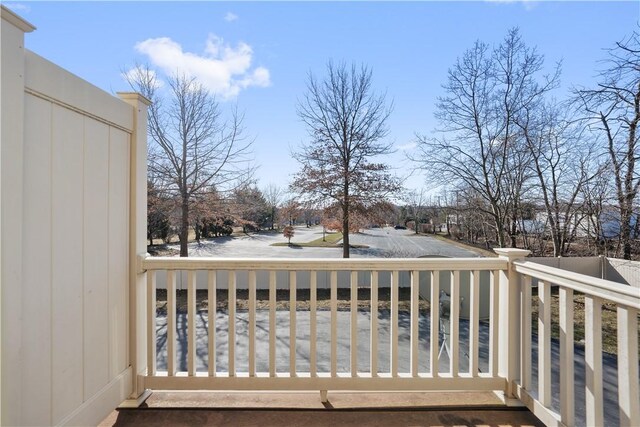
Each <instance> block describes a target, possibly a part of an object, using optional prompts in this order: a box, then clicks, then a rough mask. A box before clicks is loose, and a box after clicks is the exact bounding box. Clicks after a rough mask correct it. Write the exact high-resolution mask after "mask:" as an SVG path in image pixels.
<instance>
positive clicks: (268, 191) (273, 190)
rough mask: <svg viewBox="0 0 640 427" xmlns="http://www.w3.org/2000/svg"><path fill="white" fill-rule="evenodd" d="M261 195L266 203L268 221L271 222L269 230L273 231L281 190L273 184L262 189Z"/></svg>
mask: <svg viewBox="0 0 640 427" xmlns="http://www.w3.org/2000/svg"><path fill="white" fill-rule="evenodd" d="M262 194H263V195H264V198H265V200H266V202H267V207H268V208H269V221H270V222H271V230H274V229H275V224H276V215H277V213H278V208H279V207H280V204H281V203H282V200H283V197H284V192H283V190H282V188H280V187H278V186H277V185H275V184H269V185H267V186H266V187H265V188H263V189H262Z"/></svg>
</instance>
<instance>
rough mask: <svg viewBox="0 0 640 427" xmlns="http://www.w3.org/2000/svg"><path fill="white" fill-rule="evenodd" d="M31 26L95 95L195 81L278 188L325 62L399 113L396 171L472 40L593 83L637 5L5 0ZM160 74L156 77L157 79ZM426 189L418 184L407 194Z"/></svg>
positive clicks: (633, 25)
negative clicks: (173, 71) (143, 79)
mask: <svg viewBox="0 0 640 427" xmlns="http://www.w3.org/2000/svg"><path fill="white" fill-rule="evenodd" d="M3 4H4V5H6V6H8V7H10V8H12V9H13V10H14V11H15V12H17V13H18V14H19V15H21V16H22V17H23V18H25V19H26V20H28V21H29V22H31V23H32V24H34V25H35V26H36V27H37V30H36V31H35V32H33V33H31V34H28V35H27V36H26V46H27V48H29V49H30V50H32V51H34V52H36V53H38V54H39V55H41V56H44V57H45V58H47V59H49V60H51V61H53V62H55V63H57V64H59V65H60V66H62V67H64V68H66V69H68V70H69V71H71V72H72V73H74V74H76V75H78V76H80V77H82V78H84V79H86V80H88V81H90V82H91V83H93V84H94V85H96V86H98V87H100V88H102V89H104V90H106V91H107V92H111V93H115V92H116V91H126V90H128V89H129V88H128V86H127V84H126V83H125V82H124V80H123V79H122V77H121V71H122V70H123V69H127V68H128V67H131V66H132V65H133V64H135V63H136V62H138V63H150V64H151V65H156V66H158V68H159V70H160V73H161V72H162V69H163V68H164V69H166V70H169V68H171V67H173V66H174V64H179V65H180V66H181V67H186V68H187V69H188V70H190V72H191V73H194V74H196V75H200V76H201V77H202V78H203V79H205V80H206V81H207V84H208V85H209V86H210V87H211V88H212V90H215V91H216V92H217V93H218V98H219V100H220V101H221V105H222V107H223V109H225V110H228V109H229V108H230V107H231V106H232V105H233V104H235V103H237V104H238V106H239V108H240V110H242V111H244V112H245V114H246V120H245V124H246V127H247V132H248V133H249V134H250V135H251V136H253V137H255V143H254V147H253V151H254V156H255V162H256V164H258V165H259V166H260V168H259V170H258V172H257V178H258V179H259V185H260V186H265V185H266V184H268V183H274V184H277V185H280V186H286V185H287V183H288V181H289V178H290V175H291V174H293V173H294V172H295V171H296V170H297V164H296V163H295V161H293V160H292V159H291V158H290V150H291V148H293V149H295V147H297V146H299V145H300V144H301V143H302V142H304V141H305V138H306V131H305V128H304V126H303V125H302V123H300V121H299V120H298V118H297V116H296V102H297V99H299V98H301V97H302V96H303V95H304V88H305V82H306V76H307V73H308V72H309V71H312V72H313V73H314V74H316V75H322V73H323V72H324V68H325V64H326V63H327V61H328V60H334V61H346V62H352V61H355V62H356V63H364V64H367V65H368V66H370V67H371V68H372V69H373V82H374V87H375V88H376V90H377V91H379V92H386V93H387V97H388V99H389V100H390V101H393V103H394V111H393V114H392V116H391V118H390V121H389V127H390V135H389V140H390V141H391V142H393V143H394V144H395V146H396V148H397V151H396V153H395V154H393V155H390V156H388V157H387V158H386V159H385V160H386V161H388V162H389V163H390V164H391V165H392V166H394V167H395V168H397V172H398V174H400V175H405V174H407V173H408V171H409V170H410V168H411V165H410V164H409V162H408V161H407V160H405V156H404V150H407V149H410V148H411V143H412V141H413V139H414V133H415V132H416V131H417V132H420V133H429V132H431V131H432V130H433V129H434V127H435V126H436V122H435V120H434V118H433V112H434V106H435V102H436V98H437V96H438V95H441V94H442V92H441V85H442V84H443V83H444V82H445V79H446V73H447V69H448V68H449V67H450V66H451V65H452V64H453V63H454V62H455V60H456V58H457V57H458V56H460V55H461V54H462V53H463V52H464V50H465V49H467V48H469V47H471V46H472V44H473V43H474V41H475V40H477V39H480V40H482V41H484V42H487V43H490V44H497V43H499V42H500V41H501V39H502V38H503V37H504V36H505V34H506V32H507V30H508V29H509V28H511V27H513V26H518V27H519V28H520V29H521V32H522V36H523V38H524V40H525V42H526V43H527V44H528V45H531V46H536V47H537V48H538V50H539V52H540V53H543V54H544V55H545V58H546V63H547V65H548V66H551V65H552V64H554V63H555V62H556V61H559V60H562V61H563V67H562V69H563V73H562V87H561V88H560V89H559V90H558V91H557V92H556V96H557V97H559V98H562V97H564V96H566V94H567V92H568V89H569V87H570V86H571V85H589V84H592V83H593V82H594V77H595V75H596V71H597V69H598V64H597V61H598V60H599V59H602V58H603V57H604V52H603V48H606V47H610V46H612V45H613V43H614V42H615V41H618V40H620V39H622V38H624V37H625V36H626V35H628V34H630V33H631V32H632V31H633V30H634V29H637V28H638V27H637V25H638V20H639V17H640V2H638V1H628V2H612V1H603V2H571V1H565V2H534V1H524V2H520V1H508V0H499V1H477V2H407V3H399V2H308V3H306V2H259V3H255V2H13V1H11V2H3ZM160 77H162V74H160ZM422 185H423V182H422V179H421V177H419V176H415V175H414V176H413V177H411V178H410V179H409V180H408V181H407V186H408V187H411V188H417V187H420V186H422Z"/></svg>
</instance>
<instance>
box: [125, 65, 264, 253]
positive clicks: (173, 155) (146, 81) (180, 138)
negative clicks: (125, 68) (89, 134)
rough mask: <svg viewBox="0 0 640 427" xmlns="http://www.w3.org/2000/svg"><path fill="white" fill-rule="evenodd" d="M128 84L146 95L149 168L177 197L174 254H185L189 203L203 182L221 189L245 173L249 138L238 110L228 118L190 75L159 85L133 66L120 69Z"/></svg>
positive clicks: (145, 69) (145, 71) (204, 185)
mask: <svg viewBox="0 0 640 427" xmlns="http://www.w3.org/2000/svg"><path fill="white" fill-rule="evenodd" d="M125 77H126V79H127V80H128V82H129V84H130V85H131V87H132V88H133V89H134V90H136V91H138V92H140V93H141V94H142V95H144V96H145V97H147V98H148V99H149V100H151V102H152V104H151V106H150V107H149V125H148V127H149V136H150V139H151V141H152V144H150V149H149V169H150V172H151V173H152V174H154V175H155V176H156V177H157V178H158V179H159V180H160V181H161V182H162V183H163V185H164V189H165V190H166V191H170V192H172V193H174V194H175V195H176V196H177V198H178V200H179V201H178V208H179V211H180V221H179V227H178V228H179V236H180V256H182V257H186V256H188V247H187V240H188V235H189V224H190V216H189V209H190V206H191V204H192V202H193V201H194V199H195V197H196V196H197V195H198V194H200V193H201V192H203V191H206V189H207V188H208V187H216V188H218V189H222V188H224V187H226V186H229V185H232V184H234V183H236V182H238V181H242V180H243V179H245V178H247V177H248V176H249V175H250V172H251V168H249V160H250V159H249V154H250V151H249V150H250V146H251V142H250V141H247V140H246V138H245V136H244V129H243V124H242V123H243V116H242V115H240V114H238V111H237V109H235V110H234V111H233V112H232V114H231V119H230V120H228V121H226V120H223V118H222V116H221V111H220V106H219V104H218V102H217V101H216V99H215V96H214V95H213V94H211V93H210V92H209V91H208V90H207V89H206V88H205V87H204V86H203V85H202V84H200V83H199V82H198V81H197V80H196V79H194V78H191V77H188V76H186V75H181V74H176V75H174V76H171V77H169V78H168V80H167V86H168V87H167V88H162V87H161V85H160V83H159V82H158V80H157V77H156V74H155V72H154V71H153V70H151V69H149V68H148V67H144V66H137V67H136V68H134V69H133V70H131V71H130V72H128V73H125Z"/></svg>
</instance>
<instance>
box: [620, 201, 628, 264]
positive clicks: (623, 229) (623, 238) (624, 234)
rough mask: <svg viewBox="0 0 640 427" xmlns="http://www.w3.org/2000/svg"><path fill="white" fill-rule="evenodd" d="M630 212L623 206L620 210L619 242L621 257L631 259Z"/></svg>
mask: <svg viewBox="0 0 640 427" xmlns="http://www.w3.org/2000/svg"><path fill="white" fill-rule="evenodd" d="M630 223H631V212H630V210H629V209H628V208H627V207H626V206H625V207H624V208H623V209H621V210H620V243H621V244H622V258H624V259H631V224H630Z"/></svg>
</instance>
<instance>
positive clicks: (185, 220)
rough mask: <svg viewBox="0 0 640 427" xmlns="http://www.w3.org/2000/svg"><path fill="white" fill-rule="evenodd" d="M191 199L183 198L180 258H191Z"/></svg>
mask: <svg viewBox="0 0 640 427" xmlns="http://www.w3.org/2000/svg"><path fill="white" fill-rule="evenodd" d="M188 240H189V199H187V198H186V197H183V198H182V217H181V218H180V256H181V257H188V256H189V247H188V246H187V244H188V243H189V242H188Z"/></svg>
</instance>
